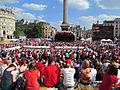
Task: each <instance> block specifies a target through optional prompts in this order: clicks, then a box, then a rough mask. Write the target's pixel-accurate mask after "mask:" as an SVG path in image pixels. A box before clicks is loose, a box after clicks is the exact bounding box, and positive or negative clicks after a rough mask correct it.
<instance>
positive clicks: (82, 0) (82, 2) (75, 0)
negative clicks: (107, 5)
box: [59, 0, 90, 9]
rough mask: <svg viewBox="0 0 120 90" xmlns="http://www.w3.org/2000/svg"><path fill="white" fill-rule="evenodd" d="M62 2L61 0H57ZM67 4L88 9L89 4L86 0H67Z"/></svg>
mask: <svg viewBox="0 0 120 90" xmlns="http://www.w3.org/2000/svg"><path fill="white" fill-rule="evenodd" d="M59 1H60V2H62V3H63V0H59ZM68 5H69V6H70V7H74V8H76V9H88V8H89V7H90V4H89V2H88V0H68Z"/></svg>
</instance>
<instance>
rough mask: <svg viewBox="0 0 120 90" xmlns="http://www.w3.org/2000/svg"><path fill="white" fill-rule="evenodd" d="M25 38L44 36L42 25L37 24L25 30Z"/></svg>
mask: <svg viewBox="0 0 120 90" xmlns="http://www.w3.org/2000/svg"><path fill="white" fill-rule="evenodd" d="M26 34H27V37H28V38H31V37H34V38H39V37H43V36H44V32H43V28H42V25H41V24H39V23H37V24H36V23H34V26H33V27H32V28H29V29H27V33H26Z"/></svg>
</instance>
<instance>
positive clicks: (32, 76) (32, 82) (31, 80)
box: [24, 70, 40, 90]
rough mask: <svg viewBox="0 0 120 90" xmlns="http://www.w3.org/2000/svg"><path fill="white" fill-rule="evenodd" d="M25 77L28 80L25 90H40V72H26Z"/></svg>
mask: <svg viewBox="0 0 120 90" xmlns="http://www.w3.org/2000/svg"><path fill="white" fill-rule="evenodd" d="M24 77H25V79H26V89H25V90H40V86H39V83H38V81H37V80H38V78H39V71H38V70H31V71H29V70H26V71H25V72H24Z"/></svg>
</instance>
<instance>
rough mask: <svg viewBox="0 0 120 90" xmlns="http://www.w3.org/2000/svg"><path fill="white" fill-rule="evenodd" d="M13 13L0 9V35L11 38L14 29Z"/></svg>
mask: <svg viewBox="0 0 120 90" xmlns="http://www.w3.org/2000/svg"><path fill="white" fill-rule="evenodd" d="M15 21H16V19H15V15H14V13H12V10H8V9H2V8H1V9H0V37H1V39H3V38H4V39H12V38H13V32H14V31H15Z"/></svg>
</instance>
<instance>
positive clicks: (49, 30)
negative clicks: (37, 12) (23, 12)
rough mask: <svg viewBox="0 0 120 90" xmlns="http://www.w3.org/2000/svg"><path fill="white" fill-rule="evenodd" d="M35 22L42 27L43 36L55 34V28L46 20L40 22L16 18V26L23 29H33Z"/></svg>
mask: <svg viewBox="0 0 120 90" xmlns="http://www.w3.org/2000/svg"><path fill="white" fill-rule="evenodd" d="M35 24H38V25H40V26H41V27H42V30H43V37H52V36H54V35H55V33H56V31H57V29H56V28H55V27H53V26H52V25H50V23H48V22H42V21H37V20H35V21H34V22H30V21H27V20H24V19H21V20H17V22H16V28H21V29H23V30H30V29H34V26H35Z"/></svg>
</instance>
